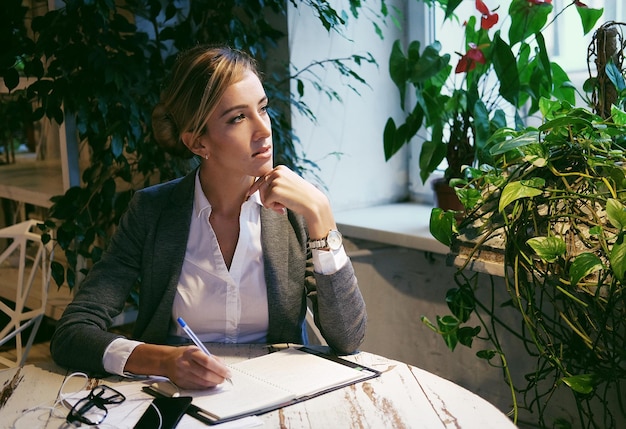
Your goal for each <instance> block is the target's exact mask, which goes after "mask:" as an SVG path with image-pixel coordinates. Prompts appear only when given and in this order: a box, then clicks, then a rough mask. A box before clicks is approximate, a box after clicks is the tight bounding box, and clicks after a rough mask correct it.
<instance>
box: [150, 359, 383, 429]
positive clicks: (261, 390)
mask: <svg viewBox="0 0 626 429" xmlns="http://www.w3.org/2000/svg"><path fill="white" fill-rule="evenodd" d="M229 368H230V369H231V374H232V382H233V383H232V385H231V384H229V383H223V384H222V385H220V386H218V387H216V388H212V389H207V390H201V391H193V390H182V391H180V392H179V394H180V396H191V397H193V402H192V405H191V407H190V408H189V409H188V410H187V413H188V414H191V415H192V416H194V417H196V418H197V419H199V420H202V421H204V422H205V423H209V424H215V423H221V422H224V421H228V420H233V419H237V418H240V417H244V416H250V415H258V414H263V413H266V412H269V411H273V410H276V409H278V408H282V407H285V406H287V405H292V404H295V403H297V402H301V401H304V400H306V399H310V398H312V397H315V396H318V395H321V394H323V393H326V392H330V391H332V390H335V389H339V388H341V387H344V386H348V385H350V384H353V383H357V382H359V381H363V380H367V379H370V378H374V377H377V376H378V375H380V372H379V371H376V370H373V369H370V368H366V367H363V366H360V365H358V364H355V363H353V362H349V361H347V360H345V359H341V358H338V357H336V356H331V355H327V354H324V353H321V352H318V351H316V350H314V349H311V348H308V347H301V348H297V349H296V348H289V349H285V350H281V351H278V352H275V353H270V354H268V355H263V356H260V357H257V358H254V359H250V360H246V361H243V362H239V363H237V364H234V365H229ZM164 390H165V389H160V386H158V385H157V386H154V388H152V387H148V388H146V391H147V392H148V393H151V394H153V395H155V396H159V395H162V394H163V391H164Z"/></svg>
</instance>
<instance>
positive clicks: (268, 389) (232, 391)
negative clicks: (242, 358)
mask: <svg viewBox="0 0 626 429" xmlns="http://www.w3.org/2000/svg"><path fill="white" fill-rule="evenodd" d="M231 374H232V377H231V380H232V382H233V383H232V385H231V384H230V383H222V384H221V385H219V386H217V387H215V388H212V389H207V390H201V391H193V390H183V391H181V392H180V394H181V396H192V397H193V404H194V405H196V406H197V407H199V408H201V409H203V410H205V411H207V412H209V413H211V414H213V415H214V416H215V417H216V418H217V419H225V418H229V417H232V416H235V415H239V414H245V413H248V412H253V411H256V410H258V409H261V408H267V407H273V406H276V405H279V404H284V403H287V402H289V401H291V400H293V399H295V395H294V394H293V393H292V392H290V391H288V390H285V389H282V388H280V387H278V386H275V385H274V384H272V383H268V382H266V381H264V380H260V379H258V378H256V377H254V376H251V375H249V374H246V373H243V372H241V371H239V370H238V369H237V368H236V366H232V367H231Z"/></svg>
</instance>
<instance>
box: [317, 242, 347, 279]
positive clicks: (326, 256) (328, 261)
mask: <svg viewBox="0 0 626 429" xmlns="http://www.w3.org/2000/svg"><path fill="white" fill-rule="evenodd" d="M311 253H312V256H313V268H314V269H315V272H316V273H320V274H324V275H327V276H328V275H331V274H335V273H336V272H337V271H339V270H340V269H341V268H343V266H344V265H346V263H347V262H348V255H347V254H346V251H345V249H344V248H343V246H341V247H340V248H339V249H337V250H319V249H313V250H311Z"/></svg>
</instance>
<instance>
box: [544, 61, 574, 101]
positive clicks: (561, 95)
mask: <svg viewBox="0 0 626 429" xmlns="http://www.w3.org/2000/svg"><path fill="white" fill-rule="evenodd" d="M550 68H551V70H552V89H551V95H552V96H553V97H554V98H556V99H558V100H561V101H567V102H568V103H570V104H572V105H574V104H576V90H575V87H574V86H573V85H572V82H571V80H570V78H569V76H568V75H567V73H566V72H565V70H563V68H562V67H561V66H560V65H558V64H557V63H555V62H552V63H550Z"/></svg>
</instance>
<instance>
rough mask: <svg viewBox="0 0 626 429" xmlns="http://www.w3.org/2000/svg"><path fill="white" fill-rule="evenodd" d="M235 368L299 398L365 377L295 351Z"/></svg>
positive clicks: (316, 357)
mask: <svg viewBox="0 0 626 429" xmlns="http://www.w3.org/2000/svg"><path fill="white" fill-rule="evenodd" d="M233 367H236V368H237V369H239V370H243V371H246V372H247V373H250V374H255V375H257V376H258V377H261V378H263V379H265V380H271V382H272V383H274V384H276V385H278V386H281V387H282V388H284V389H287V390H289V391H291V392H294V393H295V395H296V396H297V397H302V396H307V395H311V394H314V393H317V392H321V391H323V390H326V389H328V388H329V387H332V386H337V385H340V384H344V383H347V382H349V381H352V380H358V379H359V378H361V377H363V373H362V372H361V371H359V370H357V369H354V368H351V367H349V366H345V365H342V364H339V363H337V362H333V361H331V360H329V359H325V358H322V357H319V356H316V355H314V354H311V353H307V352H303V351H300V350H298V349H295V348H290V349H286V350H281V351H280V352H276V353H271V354H268V355H265V356H261V357H258V358H255V359H250V360H247V361H243V362H239V363H237V364H236V365H233Z"/></svg>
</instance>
